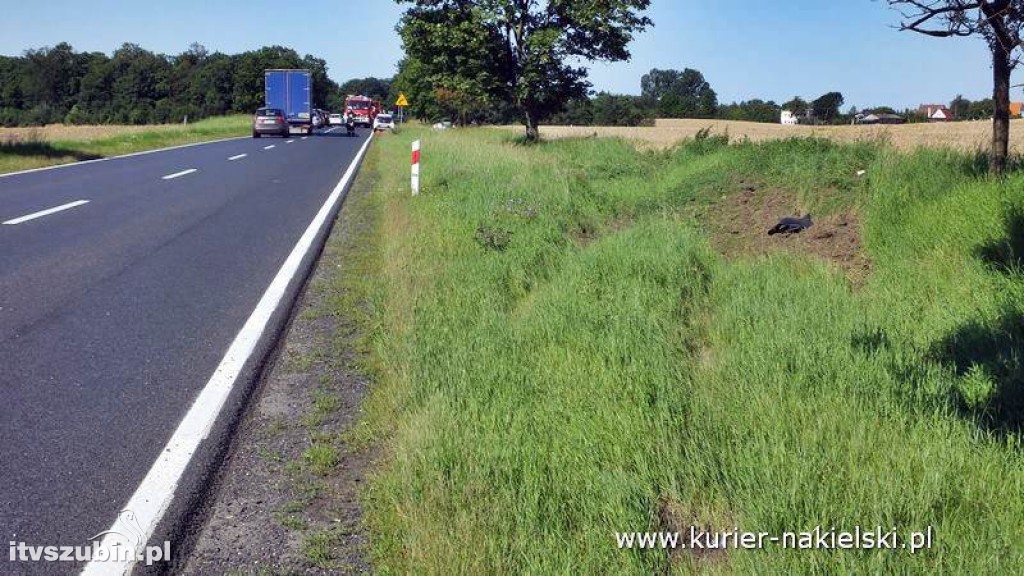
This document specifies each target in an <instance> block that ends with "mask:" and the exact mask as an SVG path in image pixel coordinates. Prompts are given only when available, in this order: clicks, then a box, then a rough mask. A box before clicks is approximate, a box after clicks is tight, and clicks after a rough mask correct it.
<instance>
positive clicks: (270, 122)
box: [252, 108, 290, 138]
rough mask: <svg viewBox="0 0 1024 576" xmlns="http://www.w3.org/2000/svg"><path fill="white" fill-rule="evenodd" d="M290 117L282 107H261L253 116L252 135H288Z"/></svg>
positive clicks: (254, 136) (256, 136) (257, 136)
mask: <svg viewBox="0 0 1024 576" xmlns="http://www.w3.org/2000/svg"><path fill="white" fill-rule="evenodd" d="M289 133H290V129H289V128H288V119H287V118H285V115H284V110H281V109H280V108H260V109H259V110H257V111H256V114H254V115H253V117H252V137H253V138H259V137H260V136H263V135H264V134H275V135H277V136H288V134H289Z"/></svg>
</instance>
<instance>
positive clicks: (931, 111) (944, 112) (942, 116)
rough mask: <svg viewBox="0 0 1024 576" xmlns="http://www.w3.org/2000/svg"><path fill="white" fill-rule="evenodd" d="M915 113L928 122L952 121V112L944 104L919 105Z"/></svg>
mask: <svg viewBox="0 0 1024 576" xmlns="http://www.w3.org/2000/svg"><path fill="white" fill-rule="evenodd" d="M917 113H918V114H920V115H922V116H924V117H925V118H927V119H928V121H929V122H950V121H952V120H953V112H951V111H950V110H949V108H947V107H946V106H945V105H944V104H921V105H920V106H918V107H917Z"/></svg>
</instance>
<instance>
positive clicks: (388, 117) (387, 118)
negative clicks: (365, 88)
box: [377, 114, 391, 122]
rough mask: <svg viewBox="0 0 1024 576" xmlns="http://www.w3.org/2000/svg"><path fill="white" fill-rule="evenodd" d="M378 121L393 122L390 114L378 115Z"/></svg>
mask: <svg viewBox="0 0 1024 576" xmlns="http://www.w3.org/2000/svg"><path fill="white" fill-rule="evenodd" d="M377 119H378V120H380V121H381V122H391V115H390V114H378V115H377Z"/></svg>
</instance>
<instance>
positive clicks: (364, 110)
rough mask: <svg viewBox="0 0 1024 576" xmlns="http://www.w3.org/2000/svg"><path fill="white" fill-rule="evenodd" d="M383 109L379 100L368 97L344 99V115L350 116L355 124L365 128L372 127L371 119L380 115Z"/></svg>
mask: <svg viewBox="0 0 1024 576" xmlns="http://www.w3.org/2000/svg"><path fill="white" fill-rule="evenodd" d="M382 109H383V107H382V106H381V104H380V100H374V99H373V98H370V97H368V96H351V95H350V96H349V97H348V98H345V113H346V114H350V115H351V116H352V119H353V121H354V122H355V123H356V124H359V125H362V126H365V127H367V128H371V127H373V119H374V118H376V117H377V114H380V112H381V110H382Z"/></svg>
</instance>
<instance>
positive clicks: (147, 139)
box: [0, 115, 251, 173]
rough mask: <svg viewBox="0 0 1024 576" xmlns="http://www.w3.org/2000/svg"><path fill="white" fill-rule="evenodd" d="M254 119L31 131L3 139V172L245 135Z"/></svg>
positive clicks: (240, 117) (242, 117) (0, 148)
mask: <svg viewBox="0 0 1024 576" xmlns="http://www.w3.org/2000/svg"><path fill="white" fill-rule="evenodd" d="M250 122H251V119H250V117H249V116H247V115H234V116H223V117H218V118H208V119H206V120H201V121H199V122H195V123H193V124H188V125H180V126H178V125H161V126H153V127H152V129H149V130H138V129H136V127H132V128H133V129H132V130H130V131H125V132H119V131H118V127H116V126H111V127H109V130H105V131H103V132H102V133H103V134H110V135H109V136H108V135H104V136H100V137H94V138H90V139H84V140H79V139H70V140H63V139H60V140H49V139H47V138H46V137H45V136H44V135H43V132H42V131H34V132H33V131H30V132H28V133H27V134H26V135H24V136H22V137H19V138H18V139H14V140H4V141H0V173H5V172H16V171H18V170H29V169H32V168H42V167H45V166H52V165H56V164H67V163H69V162H77V161H81V160H94V159H99V158H106V157H109V156H118V155H121V154H131V153H133V152H143V151H145V150H154V149H157V148H166V147H169V146H178V145H182V144H192V143H196V142H205V141H208V140H217V139H220V138H230V137H233V136H245V135H246V134H248V133H249V131H250V129H251V126H250Z"/></svg>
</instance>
